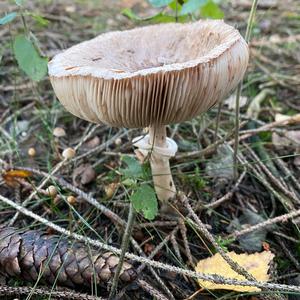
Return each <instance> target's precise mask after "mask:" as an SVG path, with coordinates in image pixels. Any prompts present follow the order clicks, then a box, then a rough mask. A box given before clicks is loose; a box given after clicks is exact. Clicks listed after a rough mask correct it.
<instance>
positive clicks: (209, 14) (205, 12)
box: [200, 0, 224, 19]
mask: <svg viewBox="0 0 300 300" xmlns="http://www.w3.org/2000/svg"><path fill="white" fill-rule="evenodd" d="M200 12H201V16H202V17H205V18H211V19H223V18H224V12H223V11H222V10H221V9H220V7H219V6H218V4H217V3H215V2H214V1H212V0H209V1H208V2H207V3H206V4H205V5H204V6H202V7H201V10H200Z"/></svg>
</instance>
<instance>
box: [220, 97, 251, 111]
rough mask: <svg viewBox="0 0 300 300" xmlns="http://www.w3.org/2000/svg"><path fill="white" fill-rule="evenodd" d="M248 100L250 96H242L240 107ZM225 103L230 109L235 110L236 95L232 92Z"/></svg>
mask: <svg viewBox="0 0 300 300" xmlns="http://www.w3.org/2000/svg"><path fill="white" fill-rule="evenodd" d="M247 102H248V98H247V97H244V96H240V108H241V107H243V106H245V105H246V104H247ZM224 103H225V104H226V105H227V106H228V109H230V110H233V109H235V107H236V95H235V94H232V95H231V96H229V97H228V98H227V99H226V100H225V101H224Z"/></svg>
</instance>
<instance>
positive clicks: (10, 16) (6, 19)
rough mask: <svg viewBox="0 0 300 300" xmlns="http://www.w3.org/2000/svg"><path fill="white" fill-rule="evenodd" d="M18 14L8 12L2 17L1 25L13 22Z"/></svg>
mask: <svg viewBox="0 0 300 300" xmlns="http://www.w3.org/2000/svg"><path fill="white" fill-rule="evenodd" d="M16 16H17V13H16V12H12V13H10V14H7V15H6V16H4V17H3V18H1V19H0V25H5V24H7V23H9V22H11V21H12V20H13V19H14V18H15V17H16Z"/></svg>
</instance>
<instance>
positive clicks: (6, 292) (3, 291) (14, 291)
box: [0, 285, 104, 300]
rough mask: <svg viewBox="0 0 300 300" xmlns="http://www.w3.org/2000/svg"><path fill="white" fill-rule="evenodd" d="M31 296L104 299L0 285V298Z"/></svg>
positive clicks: (84, 299)
mask: <svg viewBox="0 0 300 300" xmlns="http://www.w3.org/2000/svg"><path fill="white" fill-rule="evenodd" d="M29 294H33V295H36V296H42V297H44V296H45V295H50V296H51V297H54V298H58V299H72V300H104V298H101V297H98V296H97V297H96V296H91V295H88V294H82V293H76V292H73V291H68V290H67V291H53V290H49V289H46V288H34V289H33V288H31V287H27V286H7V285H0V296H1V297H2V296H6V297H8V296H20V295H29Z"/></svg>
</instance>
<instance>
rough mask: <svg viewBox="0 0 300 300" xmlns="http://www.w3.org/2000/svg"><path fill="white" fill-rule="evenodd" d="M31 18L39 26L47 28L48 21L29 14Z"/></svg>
mask: <svg viewBox="0 0 300 300" xmlns="http://www.w3.org/2000/svg"><path fill="white" fill-rule="evenodd" d="M30 15H31V17H32V18H33V19H34V20H35V21H36V22H37V23H38V24H39V25H41V26H47V25H48V24H49V20H47V19H45V18H44V17H43V16H40V15H37V14H34V13H30Z"/></svg>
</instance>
